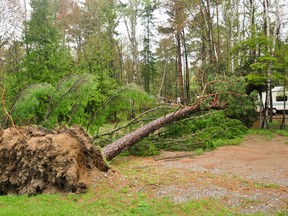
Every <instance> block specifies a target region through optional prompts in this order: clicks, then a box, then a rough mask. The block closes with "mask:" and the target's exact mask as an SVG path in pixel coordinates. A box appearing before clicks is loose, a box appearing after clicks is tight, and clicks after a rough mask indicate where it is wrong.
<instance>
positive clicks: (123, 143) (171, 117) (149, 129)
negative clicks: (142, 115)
mask: <svg viewBox="0 0 288 216" xmlns="http://www.w3.org/2000/svg"><path fill="white" fill-rule="evenodd" d="M210 96H211V95H210ZM213 96H214V101H213V102H212V103H211V104H210V105H208V106H207V107H206V108H205V110H210V109H222V108H224V107H225V105H226V104H225V103H219V97H218V95H213ZM205 98H207V97H206V96H205V97H201V98H199V99H198V100H197V101H196V102H195V103H194V104H193V105H192V106H187V107H182V108H180V109H178V110H177V111H175V112H171V113H169V114H167V115H165V116H162V117H160V118H158V119H155V120H154V121H152V122H150V123H148V124H146V125H144V126H142V127H141V128H138V129H136V130H135V131H133V132H131V133H128V134H126V135H125V136H123V137H122V138H120V139H118V140H116V141H114V142H112V143H111V144H109V145H107V146H105V147H104V148H103V149H102V154H103V156H104V157H105V158H106V160H108V161H110V160H112V159H113V158H114V157H116V156H117V155H119V154H120V153H121V152H123V151H125V150H127V149H129V148H130V147H132V146H133V145H135V144H136V143H137V142H139V141H140V140H142V139H143V138H145V137H147V136H148V135H149V134H151V133H153V132H155V131H156V130H158V129H159V128H161V127H164V126H166V125H168V124H170V123H172V122H174V121H177V120H179V119H182V118H185V117H188V116H189V115H191V114H193V113H197V112H199V111H200V110H201V109H200V105H201V102H202V101H203V100H204V99H205Z"/></svg>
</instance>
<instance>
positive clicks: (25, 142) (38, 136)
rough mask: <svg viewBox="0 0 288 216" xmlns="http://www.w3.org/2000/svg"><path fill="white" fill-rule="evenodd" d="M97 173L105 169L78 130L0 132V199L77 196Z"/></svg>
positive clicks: (99, 153) (99, 156)
mask: <svg viewBox="0 0 288 216" xmlns="http://www.w3.org/2000/svg"><path fill="white" fill-rule="evenodd" d="M100 170H101V171H107V170H108V167H107V165H106V163H105V162H104V160H103V158H102V155H101V152H100V149H98V148H96V147H95V146H94V145H93V144H92V140H91V138H90V137H89V136H88V134H86V133H85V131H84V130H83V129H82V128H79V127H75V128H72V129H68V128H61V129H59V130H57V131H56V130H55V131H49V130H46V129H43V128H36V127H22V128H16V127H12V128H8V129H5V130H0V195H6V194H11V193H13V194H29V195H36V194H40V193H55V192H74V193H75V192H79V193H81V192H83V191H85V190H86V188H87V186H89V185H90V180H89V179H90V178H91V176H95V175H96V176H97V175H99V174H100V173H101V171H100Z"/></svg>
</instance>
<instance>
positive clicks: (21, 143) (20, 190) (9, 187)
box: [0, 85, 237, 195]
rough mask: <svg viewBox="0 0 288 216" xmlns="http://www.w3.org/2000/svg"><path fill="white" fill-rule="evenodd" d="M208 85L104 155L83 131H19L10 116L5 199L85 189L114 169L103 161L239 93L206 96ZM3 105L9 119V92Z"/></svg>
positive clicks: (0, 178)
mask: <svg viewBox="0 0 288 216" xmlns="http://www.w3.org/2000/svg"><path fill="white" fill-rule="evenodd" d="M206 87H207V85H206V86H204V90H203V92H202V94H201V95H200V96H199V97H198V98H197V99H196V100H195V102H194V103H193V104H192V105H190V106H179V109H178V110H176V111H174V112H171V113H169V114H166V115H164V116H162V117H160V118H158V119H155V120H154V121H152V122H150V123H148V124H146V125H144V126H142V127H140V128H138V129H136V130H135V131H133V132H131V133H128V134H127V135H125V136H123V137H122V138H120V139H118V140H116V141H114V142H112V143H111V144H109V145H107V146H105V147H104V148H103V149H102V154H101V152H100V149H98V148H96V147H95V145H93V142H92V139H91V138H90V137H89V136H88V135H87V133H86V132H85V131H84V130H83V129H81V128H72V129H67V128H62V129H57V130H56V129H55V130H51V131H49V130H46V129H40V128H36V127H18V126H15V125H14V123H13V119H12V117H11V116H8V117H9V119H10V120H11V121H12V126H11V127H10V128H7V129H5V130H0V135H1V138H0V171H1V172H0V195H3V194H9V193H16V194H39V193H43V192H55V191H64V192H68V191H71V192H82V191H84V190H85V189H86V187H87V185H89V184H90V183H91V182H93V179H94V180H95V178H97V172H95V170H100V171H107V170H108V169H109V167H108V166H107V165H106V163H105V161H104V158H106V160H111V159H113V158H114V157H116V156H117V155H119V154H120V153H121V152H123V151H125V150H126V149H128V148H130V147H132V146H133V145H134V144H136V143H137V142H138V141H140V140H141V139H143V138H145V137H146V136H148V135H149V134H151V133H153V132H155V131H156V130H158V129H159V128H161V127H164V126H166V125H168V124H170V123H172V122H174V121H177V120H180V119H183V118H185V117H188V116H190V115H191V114H196V113H198V112H199V111H203V110H211V109H223V108H226V107H227V105H228V103H227V101H228V100H226V99H227V98H226V99H225V97H223V95H229V96H231V97H233V96H236V95H237V93H234V92H233V91H225V92H223V91H222V92H221V91H217V92H218V93H210V94H209V93H208V94H206V92H207V91H206ZM220 92H221V93H220ZM232 95H233V96H232ZM229 105H230V104H229ZM2 106H3V108H4V110H5V111H6V112H5V113H6V115H9V113H8V112H7V110H6V108H5V100H4V94H3V96H2ZM95 173H96V176H95ZM98 174H99V172H98ZM98 176H99V175H98Z"/></svg>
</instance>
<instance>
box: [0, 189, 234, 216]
mask: <svg viewBox="0 0 288 216" xmlns="http://www.w3.org/2000/svg"><path fill="white" fill-rule="evenodd" d="M122 189H123V188H122ZM122 189H121V191H122ZM126 192H127V193H126ZM128 192H129V191H126V189H125V193H121V192H119V191H111V190H109V189H108V188H106V189H105V188H103V190H101V194H100V193H99V192H92V191H90V192H88V193H86V194H82V195H67V196H64V195H38V196H34V197H28V196H14V195H9V196H2V197H0V207H1V208H0V215H3V216H4V215H7V216H13V215H15V216H16V215H17V216H18V215H29V216H30V215H37V216H38V215H43V216H44V215H47V216H48V215H49V216H50V215H79V216H80V215H147V216H149V215H151V216H153V215H191V214H193V215H215V214H217V215H227V214H226V213H230V214H231V215H232V212H231V211H229V210H227V209H226V208H225V207H223V206H222V205H221V204H219V203H218V202H217V201H216V200H199V201H189V202H186V203H182V204H176V203H173V202H172V201H170V200H169V199H168V198H148V197H147V195H146V194H143V193H141V192H139V193H136V194H129V193H128Z"/></svg>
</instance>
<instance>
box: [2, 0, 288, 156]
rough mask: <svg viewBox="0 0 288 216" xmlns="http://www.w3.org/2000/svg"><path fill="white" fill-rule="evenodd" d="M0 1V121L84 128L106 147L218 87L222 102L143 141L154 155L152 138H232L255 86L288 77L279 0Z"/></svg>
mask: <svg viewBox="0 0 288 216" xmlns="http://www.w3.org/2000/svg"><path fill="white" fill-rule="evenodd" d="M0 5H1V6H0V24H1V25H0V91H1V92H0V93H1V95H2V106H1V107H2V108H1V110H0V117H1V119H0V120H1V127H2V128H7V127H9V126H11V124H17V125H31V124H34V125H38V126H43V127H46V128H54V127H56V126H63V125H64V126H68V127H70V126H72V125H80V126H82V127H83V128H84V129H85V130H86V131H88V132H89V133H90V134H91V135H92V136H93V137H94V141H95V142H97V143H98V144H99V145H105V144H106V143H109V142H111V139H115V138H117V137H119V136H122V135H123V133H126V132H127V131H130V130H132V129H133V128H137V127H139V126H141V125H142V124H145V123H147V122H149V121H151V120H152V119H155V118H157V117H159V116H163V115H165V114H166V113H169V112H171V111H173V110H178V109H180V108H181V107H182V106H189V105H191V104H193V103H194V102H195V101H196V100H197V99H198V98H199V96H200V95H203V91H205V95H211V97H210V98H209V97H207V99H206V100H205V103H204V102H203V104H201V106H202V107H203V108H205V106H206V105H207V104H209V103H211V101H212V102H213V100H215V96H216V95H217V97H218V96H219V97H221V100H223V101H225V103H226V104H228V108H227V109H225V111H209V112H207V111H205V112H204V111H201V110H200V111H199V113H197V114H196V115H194V116H193V117H191V118H188V119H186V120H183V121H182V122H180V123H177V124H172V125H170V126H168V127H166V128H165V129H163V130H161V131H157V132H156V133H155V134H154V136H153V137H148V139H146V140H144V141H143V142H145V143H146V144H147V145H144V146H146V147H145V149H148V151H149V152H150V153H151V152H152V154H153V153H154V150H155V145H154V143H155V142H156V141H157V145H156V147H157V148H166V149H177V150H179V149H181V150H189V149H194V148H196V147H201V148H213V147H215V146H217V145H221V144H222V143H223V142H225V140H226V139H230V140H231V139H236V140H237V137H238V136H239V135H241V134H243V133H245V131H246V127H249V126H251V124H252V123H253V122H254V121H255V118H256V117H257V116H256V113H255V109H256V106H257V105H259V104H257V94H259V93H260V92H262V91H266V92H267V93H269V92H271V89H272V87H273V86H284V87H286V86H287V74H286V73H287V67H288V44H287V39H288V37H287V30H286V27H287V19H288V18H287V15H285V11H287V8H288V3H287V2H285V1H280V0H262V1H260V0H256V1H252V0H178V1H173V0H170V1H169V0H158V1H157V0H127V1H119V0H83V1H76V0H31V1H30V2H28V1H20V0H1V4H0ZM159 17H160V18H159ZM283 94H284V93H283ZM266 95H267V97H266V103H265V104H264V105H263V107H264V111H263V117H264V120H263V124H262V126H263V128H268V127H269V125H268V121H267V119H268V113H269V112H268V107H269V103H270V99H271V95H270V94H266ZM269 95H270V97H269ZM203 110H205V109H203ZM7 113H9V115H10V116H11V118H9V115H7ZM12 120H13V121H12ZM284 125H285V124H284ZM120 129H122V132H120V131H121V130H120ZM108 131H113V133H112V132H108ZM112 134H114V135H115V136H114V137H112V136H111V135H112ZM104 135H105V136H104ZM100 138H101V139H100ZM212 138H213V139H212ZM162 139H165V142H164V141H163V142H159V140H162ZM155 140H156V141H155ZM176 142H177V143H178V145H175V143H176ZM179 143H180V144H179ZM147 146H148V147H147Z"/></svg>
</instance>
